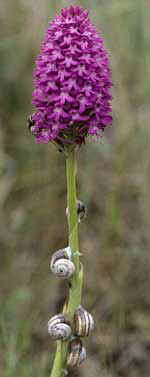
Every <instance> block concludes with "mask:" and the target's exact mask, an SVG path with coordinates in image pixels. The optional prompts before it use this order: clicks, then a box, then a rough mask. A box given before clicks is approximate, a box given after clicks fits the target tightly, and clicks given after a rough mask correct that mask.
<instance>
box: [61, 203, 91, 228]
mask: <svg viewBox="0 0 150 377" xmlns="http://www.w3.org/2000/svg"><path fill="white" fill-rule="evenodd" d="M76 206H77V216H78V222H79V223H80V222H81V221H82V220H83V219H84V218H85V217H86V215H87V208H86V206H85V205H84V203H83V202H82V201H81V200H77V201H76ZM68 214H69V210H68V207H67V208H66V216H68Z"/></svg>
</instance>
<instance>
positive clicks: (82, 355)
mask: <svg viewBox="0 0 150 377" xmlns="http://www.w3.org/2000/svg"><path fill="white" fill-rule="evenodd" d="M68 347H69V348H68V358H67V365H68V366H70V367H76V366H79V365H80V364H81V363H82V362H83V361H84V360H85V359H86V349H85V348H84V347H83V345H82V341H81V339H77V338H75V339H73V340H71V341H70V343H69V346H68Z"/></svg>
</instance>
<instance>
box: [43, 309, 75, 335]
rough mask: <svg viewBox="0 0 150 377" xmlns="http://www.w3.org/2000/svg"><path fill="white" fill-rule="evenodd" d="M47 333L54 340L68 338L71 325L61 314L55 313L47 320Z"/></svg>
mask: <svg viewBox="0 0 150 377" xmlns="http://www.w3.org/2000/svg"><path fill="white" fill-rule="evenodd" d="M48 333H49V335H50V336H51V338H52V339H54V340H68V339H69V338H70V337H71V335H72V330H71V326H70V324H69V322H67V321H66V320H65V317H64V315H63V314H57V315H55V316H54V317H52V318H51V319H50V320H49V321H48Z"/></svg>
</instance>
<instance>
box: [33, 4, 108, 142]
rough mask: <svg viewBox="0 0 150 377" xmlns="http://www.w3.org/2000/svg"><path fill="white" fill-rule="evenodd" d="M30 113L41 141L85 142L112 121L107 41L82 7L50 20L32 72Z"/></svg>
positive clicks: (62, 13)
mask: <svg viewBox="0 0 150 377" xmlns="http://www.w3.org/2000/svg"><path fill="white" fill-rule="evenodd" d="M34 85H35V89H34V91H33V101H32V102H33V104H34V105H35V108H36V111H35V113H34V114H33V116H32V121H33V124H34V126H33V127H32V131H33V134H34V136H35V138H36V141H37V142H38V143H40V142H42V143H48V142H56V143H58V144H59V145H62V146H63V145H64V144H69V143H71V144H81V143H83V142H85V138H86V137H87V136H88V135H97V136H100V135H101V131H103V130H104V128H105V127H106V126H108V125H109V124H111V122H112V116H111V111H112V110H111V105H110V100H111V98H112V97H111V94H110V88H111V86H112V81H111V72H110V70H109V67H108V56H107V53H106V51H105V49H104V46H103V39H102V38H101V37H100V36H99V35H98V33H97V31H96V29H95V27H94V26H93V25H92V24H91V22H90V20H89V18H88V12H87V10H85V9H83V8H81V7H79V6H74V7H73V6H70V7H69V8H64V9H62V11H61V14H60V15H59V16H57V17H56V18H55V19H54V20H53V21H52V22H51V23H50V24H49V28H48V30H47V32H46V34H45V38H44V41H43V43H42V47H41V53H40V54H39V56H38V57H37V60H36V67H35V70H34Z"/></svg>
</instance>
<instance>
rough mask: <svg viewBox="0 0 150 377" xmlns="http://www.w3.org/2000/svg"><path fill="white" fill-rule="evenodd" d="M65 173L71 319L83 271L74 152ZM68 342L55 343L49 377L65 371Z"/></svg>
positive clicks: (68, 312) (59, 376)
mask: <svg viewBox="0 0 150 377" xmlns="http://www.w3.org/2000/svg"><path fill="white" fill-rule="evenodd" d="M66 171H67V207H68V228H69V246H70V248H71V250H72V259H73V263H74V265H75V272H74V274H73V277H72V279H71V281H70V288H69V300H68V304H65V307H64V311H63V312H64V314H66V315H68V316H69V318H70V319H72V318H73V315H74V311H75V309H76V308H77V306H78V305H79V304H81V293H82V281H83V269H82V266H81V264H80V260H79V255H78V253H77V252H78V251H79V242H78V218H77V207H76V200H77V197H76V151H75V149H74V150H71V151H69V152H68V154H67V157H66ZM67 346H68V342H61V341H58V342H57V350H56V355H55V360H54V364H53V369H52V373H51V377H62V376H63V371H64V370H65V369H66V359H67Z"/></svg>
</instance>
